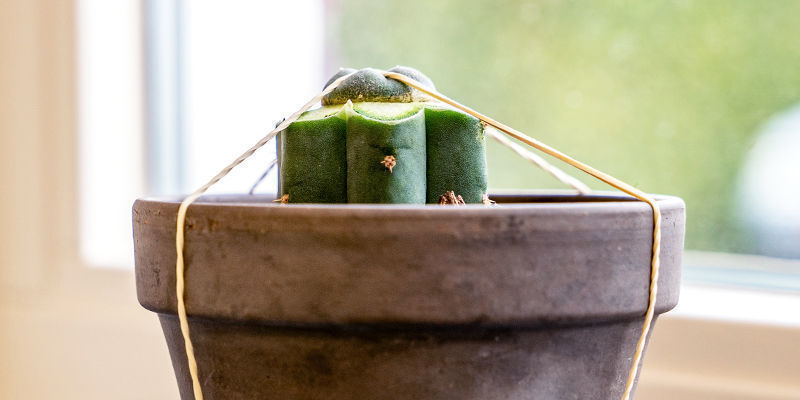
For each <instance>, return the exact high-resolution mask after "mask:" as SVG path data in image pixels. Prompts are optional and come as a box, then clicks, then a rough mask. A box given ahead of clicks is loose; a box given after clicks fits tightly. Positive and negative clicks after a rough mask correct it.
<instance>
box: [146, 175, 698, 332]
mask: <svg viewBox="0 0 800 400" xmlns="http://www.w3.org/2000/svg"><path fill="white" fill-rule="evenodd" d="M491 197H492V198H493V199H495V200H498V202H499V203H500V204H501V206H500V207H487V206H485V205H480V204H479V205H466V206H439V205H394V204H392V205H368V204H336V205H319V204H310V205H306V204H302V205H296V204H292V205H288V206H287V205H282V204H277V203H273V202H266V200H269V199H272V198H274V197H272V196H264V195H257V196H249V195H209V196H205V197H203V198H201V199H200V201H199V202H198V203H196V204H193V205H192V207H190V209H189V212H188V214H187V225H186V229H187V235H186V238H187V242H186V243H187V247H186V250H185V251H186V255H187V277H186V279H187V281H186V282H187V293H188V297H187V308H188V309H189V310H190V314H192V315H194V316H195V317H205V318H216V319H228V320H249V321H254V322H255V321H257V322H259V323H263V324H280V325H283V324H288V325H307V324H312V325H316V324H323V325H326V324H352V323H368V324H373V323H402V324H464V323H477V324H478V325H482V326H498V325H501V326H509V325H510V326H540V325H542V324H552V323H554V322H558V323H564V324H575V323H581V324H585V323H589V322H592V321H595V322H598V321H610V320H624V319H630V318H638V317H640V316H642V315H643V313H644V310H645V309H646V306H647V299H648V286H649V277H650V252H651V246H652V224H653V219H652V212H651V210H650V206H649V205H648V204H646V203H644V202H641V201H638V200H636V199H634V198H631V197H627V196H624V195H621V194H618V193H614V192H611V193H609V192H599V193H596V194H593V195H588V196H577V195H575V193H574V192H568V191H541V190H527V191H514V193H513V194H512V193H509V192H501V193H500V194H494V195H492V196H491ZM654 197H655V198H656V200H657V202H658V204H659V205H660V206H661V208H662V214H663V218H664V219H663V225H662V226H663V231H662V252H661V255H662V263H661V275H660V277H659V285H660V290H659V294H658V300H657V305H656V312H657V313H659V314H660V313H663V312H665V311H668V310H669V309H671V308H673V307H674V306H675V304H677V300H678V292H679V283H680V258H681V253H682V249H683V229H684V215H685V206H684V203H683V201H682V200H681V199H680V198H677V197H674V196H666V195H657V196H654ZM180 201H181V199H180V198H177V197H172V198H167V199H157V198H145V199H140V200H137V202H136V204H135V205H134V237H135V245H136V277H137V292H138V297H139V301H140V303H141V304H142V305H143V306H144V307H145V308H148V309H150V310H151V311H155V312H159V313H170V314H172V313H174V312H175V308H176V304H175V303H176V302H175V291H174V282H175V275H174V274H175V268H174V265H175V242H174V238H175V215H176V212H177V209H178V205H179V204H180ZM530 201H538V202H530ZM387 244H388V245H387ZM409 246H410V247H409ZM379 256H380V258H378V257H379ZM380 260H391V261H392V262H390V263H388V264H387V263H384V262H381V261H380ZM395 261H396V263H394V264H393V262H395ZM248 293H249V294H248ZM561 293H568V294H569V295H568V296H566V297H564V296H562V295H561ZM376 296H377V297H376ZM364 299H370V300H369V301H364Z"/></svg>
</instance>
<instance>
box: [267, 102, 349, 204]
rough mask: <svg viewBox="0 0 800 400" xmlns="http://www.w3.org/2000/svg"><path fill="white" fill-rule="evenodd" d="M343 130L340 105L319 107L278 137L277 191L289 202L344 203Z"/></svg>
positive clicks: (343, 121) (345, 126) (345, 123)
mask: <svg viewBox="0 0 800 400" xmlns="http://www.w3.org/2000/svg"><path fill="white" fill-rule="evenodd" d="M346 129H347V122H346V116H345V112H344V110H343V109H342V106H338V107H322V108H318V109H315V110H311V111H308V112H306V113H304V114H303V115H302V116H301V117H300V118H299V119H298V120H297V121H295V122H294V123H292V124H291V125H289V126H288V127H287V128H286V129H285V130H283V131H282V132H281V133H280V134H279V135H278V139H279V140H278V151H279V157H278V158H279V160H280V161H279V162H280V180H279V190H280V194H281V195H283V196H285V195H288V198H287V199H288V202H290V203H346V202H347V157H346V151H347V148H346V144H345V140H346V137H347V134H346Z"/></svg>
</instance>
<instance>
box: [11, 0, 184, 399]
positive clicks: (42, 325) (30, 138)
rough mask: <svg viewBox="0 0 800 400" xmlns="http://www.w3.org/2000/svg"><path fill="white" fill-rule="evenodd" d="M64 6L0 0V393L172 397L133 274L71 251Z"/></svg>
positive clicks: (154, 325)
mask: <svg viewBox="0 0 800 400" xmlns="http://www.w3.org/2000/svg"><path fill="white" fill-rule="evenodd" d="M73 7H74V4H73V2H72V1H69V0H0V163H1V164H2V170H1V172H0V173H2V175H0V187H2V189H0V399H3V400H7V399H8V400H16V399H25V400H28V399H31V400H37V399H86V400H88V399H131V400H133V399H177V397H178V393H177V388H176V386H175V382H174V376H173V374H172V369H171V366H170V362H169V356H168V354H167V350H166V345H165V343H164V339H163V337H162V335H161V330H160V327H159V325H158V320H157V319H156V317H155V316H154V315H153V314H152V313H150V312H147V311H145V310H144V309H142V308H141V307H140V306H139V304H138V303H137V301H136V298H135V290H134V281H133V274H132V273H131V272H123V271H109V270H97V269H95V270H92V269H89V268H87V267H85V266H84V265H81V263H80V261H79V259H78V256H77V237H76V235H77V229H76V226H77V225H76V224H77V215H76V210H77V209H78V207H77V193H76V190H75V189H74V188H75V186H76V183H77V182H76V179H77V178H76V177H77V174H76V171H77V168H76V160H77V154H76V149H77V138H76V119H75V111H76V110H75V84H76V82H75V76H76V74H75V44H74V37H75V26H74V9H73Z"/></svg>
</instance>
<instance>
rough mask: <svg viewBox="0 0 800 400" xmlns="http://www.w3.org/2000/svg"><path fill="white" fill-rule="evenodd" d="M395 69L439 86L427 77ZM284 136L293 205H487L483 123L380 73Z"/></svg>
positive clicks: (282, 184) (364, 75) (353, 79)
mask: <svg viewBox="0 0 800 400" xmlns="http://www.w3.org/2000/svg"><path fill="white" fill-rule="evenodd" d="M390 71H392V72H396V73H399V74H403V75H406V76H408V77H410V78H412V79H414V80H416V81H418V82H420V83H421V84H423V85H425V86H428V87H430V88H434V86H433V82H431V80H430V79H428V77H426V76H425V75H424V74H422V73H421V72H419V71H417V70H415V69H413V68H408V67H395V68H392V69H391V70H390ZM348 74H350V76H349V77H348V78H347V79H344V80H343V81H342V82H341V83H340V84H339V86H337V87H336V88H335V89H334V90H332V91H331V92H330V93H328V94H327V95H326V96H324V97H323V98H322V104H323V106H322V107H320V108H317V109H314V110H310V111H307V112H305V113H303V115H302V116H301V117H300V118H299V119H298V120H297V121H295V122H294V123H292V124H291V125H289V127H288V128H287V129H285V130H284V131H283V132H281V133H280V134H279V135H278V137H277V147H278V149H277V150H278V165H279V168H280V174H279V178H278V193H279V195H280V198H281V200H282V202H284V203H285V202H289V203H412V204H425V203H428V204H437V203H440V199H444V200H443V201H445V202H446V203H447V202H449V203H452V204H463V203H474V204H480V203H484V204H486V202H487V201H489V200H488V197H487V196H486V187H487V181H488V177H487V171H486V147H485V146H486V143H485V138H484V132H483V128H484V126H483V124H482V123H481V122H480V121H479V120H478V119H476V118H474V117H472V116H470V115H467V114H464V113H462V112H460V111H456V110H455V109H451V108H449V107H447V106H445V105H444V104H442V103H439V102H437V101H434V100H433V99H432V98H429V97H427V96H426V95H424V94H423V93H421V92H419V91H418V90H416V89H413V88H411V87H409V86H407V85H405V84H404V83H401V82H399V81H397V80H394V79H388V78H386V77H385V76H383V73H381V72H380V71H378V70H375V69H371V68H365V69H361V70H358V71H356V70H354V69H352V68H343V69H340V70H339V72H337V73H336V74H335V75H334V76H333V77H331V79H330V80H329V81H328V83H326V86H328V85H330V84H331V83H332V82H333V81H334V80H336V79H338V78H340V77H342V76H345V75H348Z"/></svg>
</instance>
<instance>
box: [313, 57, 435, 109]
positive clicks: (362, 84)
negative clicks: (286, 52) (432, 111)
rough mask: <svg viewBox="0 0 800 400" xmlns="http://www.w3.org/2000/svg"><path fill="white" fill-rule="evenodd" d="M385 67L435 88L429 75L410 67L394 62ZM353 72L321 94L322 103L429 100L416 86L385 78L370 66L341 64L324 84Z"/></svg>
mask: <svg viewBox="0 0 800 400" xmlns="http://www.w3.org/2000/svg"><path fill="white" fill-rule="evenodd" d="M389 71H390V72H396V73H398V74H403V75H405V76H407V77H409V78H411V79H414V80H415V81H417V82H419V83H421V84H423V85H425V86H427V87H429V88H432V89H434V88H435V87H434V86H433V81H431V80H430V78H428V77H427V76H425V74H423V73H422V72H419V71H417V70H416V69H414V68H409V67H401V66H397V67H394V68H392V69H390V70H389ZM353 72H355V73H354V74H352V75H350V77H349V78H347V79H345V80H344V82H342V83H341V84H339V86H338V87H336V89H333V91H331V92H330V93H328V94H327V95H325V97H323V98H322V105H324V106H328V105H334V104H344V103H347V101H348V100H350V101H351V102H353V103H359V102H379V103H411V102H416V101H430V100H432V99H431V98H430V97H429V96H427V95H426V94H424V93H422V92H420V91H419V90H416V89H414V88H412V87H409V86H408V85H406V84H405V83H402V82H399V81H396V80H394V79H389V78H387V77H385V76H383V74H382V73H381V72H380V71H378V70H376V69H373V68H364V69H361V70H358V71H356V70H355V69H353V68H342V69H340V70H339V71H338V72H337V73H336V74H334V75H333V76H332V77H331V78H330V79H328V82H327V83H325V86H326V87H327V86H328V85H330V84H331V83H332V82H333V81H335V80H336V79H338V78H340V77H342V76H344V75H347V74H349V73H353Z"/></svg>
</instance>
